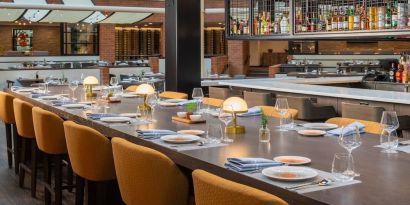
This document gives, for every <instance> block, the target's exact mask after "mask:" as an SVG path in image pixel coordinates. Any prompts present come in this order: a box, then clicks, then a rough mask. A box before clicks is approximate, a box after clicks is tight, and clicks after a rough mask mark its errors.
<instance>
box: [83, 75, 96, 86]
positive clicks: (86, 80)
mask: <svg viewBox="0 0 410 205" xmlns="http://www.w3.org/2000/svg"><path fill="white" fill-rule="evenodd" d="M83 84H84V85H98V84H99V82H98V79H97V78H96V77H94V76H87V77H86V78H84V81H83Z"/></svg>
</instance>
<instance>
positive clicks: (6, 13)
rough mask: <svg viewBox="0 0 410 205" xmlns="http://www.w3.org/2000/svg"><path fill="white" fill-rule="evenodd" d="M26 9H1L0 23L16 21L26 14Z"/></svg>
mask: <svg viewBox="0 0 410 205" xmlns="http://www.w3.org/2000/svg"><path fill="white" fill-rule="evenodd" d="M24 11H25V10H24V9H4V8H0V22H10V21H15V20H18V19H19V18H20V16H21V15H22V14H23V13H24Z"/></svg>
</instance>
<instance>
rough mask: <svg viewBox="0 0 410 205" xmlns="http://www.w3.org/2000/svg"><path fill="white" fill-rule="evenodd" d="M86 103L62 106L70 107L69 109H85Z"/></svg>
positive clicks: (64, 106)
mask: <svg viewBox="0 0 410 205" xmlns="http://www.w3.org/2000/svg"><path fill="white" fill-rule="evenodd" d="M85 106H86V105H84V104H65V105H62V106H61V107H63V108H68V109H83V108H84V107H85Z"/></svg>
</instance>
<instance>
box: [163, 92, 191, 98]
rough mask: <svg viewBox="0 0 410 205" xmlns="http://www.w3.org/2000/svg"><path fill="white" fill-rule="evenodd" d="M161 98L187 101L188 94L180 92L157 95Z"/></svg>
mask: <svg viewBox="0 0 410 205" xmlns="http://www.w3.org/2000/svg"><path fill="white" fill-rule="evenodd" d="M159 97H161V98H168V99H188V94H186V93H180V92H172V91H165V92H162V93H160V94H159Z"/></svg>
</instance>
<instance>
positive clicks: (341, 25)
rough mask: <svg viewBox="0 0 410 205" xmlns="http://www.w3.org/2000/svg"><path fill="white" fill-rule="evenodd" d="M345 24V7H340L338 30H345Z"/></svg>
mask: <svg viewBox="0 0 410 205" xmlns="http://www.w3.org/2000/svg"><path fill="white" fill-rule="evenodd" d="M344 22H345V13H344V10H343V7H339V14H338V17H337V30H338V31H343V30H344Z"/></svg>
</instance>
